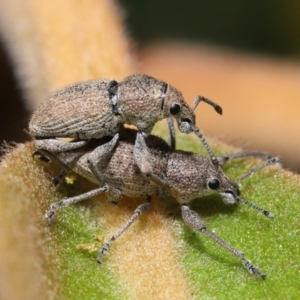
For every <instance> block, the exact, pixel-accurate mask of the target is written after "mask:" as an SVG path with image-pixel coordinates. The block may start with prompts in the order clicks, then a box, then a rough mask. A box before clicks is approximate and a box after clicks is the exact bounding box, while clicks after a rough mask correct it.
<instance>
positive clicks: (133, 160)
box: [35, 131, 278, 278]
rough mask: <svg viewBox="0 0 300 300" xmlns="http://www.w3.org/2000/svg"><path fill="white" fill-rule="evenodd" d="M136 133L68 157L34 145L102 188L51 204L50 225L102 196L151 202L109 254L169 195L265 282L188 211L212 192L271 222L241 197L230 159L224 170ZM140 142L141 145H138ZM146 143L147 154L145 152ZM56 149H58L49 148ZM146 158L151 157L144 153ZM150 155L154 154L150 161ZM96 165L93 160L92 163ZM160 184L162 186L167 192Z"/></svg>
mask: <svg viewBox="0 0 300 300" xmlns="http://www.w3.org/2000/svg"><path fill="white" fill-rule="evenodd" d="M132 132H133V131H129V134H128V135H126V132H125V134H123V133H122V134H121V137H120V140H119V137H118V136H117V135H118V134H117V135H115V136H114V137H113V139H111V140H110V141H109V142H107V141H101V140H92V141H90V143H89V144H88V145H85V146H83V147H81V148H77V149H75V150H71V151H68V152H61V153H53V152H49V151H48V150H49V148H48V149H47V147H48V146H49V144H48V143H44V141H43V140H38V141H36V142H35V146H36V148H37V149H38V151H37V153H39V154H41V155H42V156H44V157H47V158H49V159H54V160H56V161H58V162H59V163H60V164H61V165H62V166H64V168H65V169H66V170H73V171H75V172H77V173H78V174H80V175H82V176H83V177H85V178H87V179H89V180H90V181H92V182H94V183H97V184H99V185H100V187H99V188H96V189H94V190H92V191H89V192H87V193H84V194H82V195H79V196H75V197H72V198H66V199H63V200H62V201H60V202H57V203H54V204H52V205H51V208H50V210H49V211H48V212H47V217H48V218H49V223H51V222H52V220H53V217H54V214H55V212H56V210H57V209H58V208H60V207H63V206H67V205H70V204H73V203H76V202H78V201H82V200H84V199H88V198H91V197H93V196H95V195H97V194H100V193H105V195H106V197H107V198H108V200H109V201H111V202H113V203H117V202H118V201H119V200H120V198H121V197H122V196H124V195H125V196H129V197H144V198H146V199H147V200H146V202H145V203H143V204H141V205H140V206H138V207H137V209H136V210H135V211H134V214H133V215H132V217H131V218H130V219H129V220H128V221H127V222H126V224H124V226H123V227H122V228H121V229H120V230H119V231H118V232H117V233H116V234H115V235H114V236H113V237H112V238H110V239H109V240H108V241H107V242H106V243H105V245H104V246H103V248H102V249H101V250H100V252H99V255H98V259H97V260H98V262H101V257H102V255H104V254H107V252H108V248H109V247H110V246H111V244H112V242H113V241H114V240H116V239H117V238H118V237H119V236H120V235H121V234H122V233H123V232H124V231H125V230H126V229H127V228H128V227H129V226H130V225H131V224H132V222H133V221H134V220H135V219H136V218H137V217H138V216H139V215H140V214H142V213H143V212H145V211H146V210H147V209H148V208H149V205H150V201H151V196H153V195H158V196H164V195H170V196H172V197H174V198H175V199H176V200H177V202H178V203H179V204H180V205H181V211H182V218H183V220H184V222H185V223H186V224H187V225H188V226H190V227H191V228H193V229H195V230H197V231H199V232H201V233H204V234H205V235H207V236H208V237H210V238H211V239H213V240H214V241H215V242H217V243H219V244H220V245H221V246H223V247H224V248H226V249H227V250H228V251H229V252H230V253H232V254H233V255H235V256H237V257H238V258H240V259H241V260H242V263H243V265H244V266H245V267H246V268H247V269H248V271H249V272H250V273H251V274H258V275H259V276H261V277H262V278H265V275H264V274H263V273H262V272H261V271H260V270H259V268H258V267H257V266H254V265H253V264H251V263H250V262H249V260H247V259H246V258H245V257H244V254H243V253H242V252H240V251H238V250H236V249H234V248H233V247H231V246H230V245H229V244H228V243H227V242H225V241H224V240H222V239H221V238H219V237H218V236H217V235H215V234H214V233H213V232H211V231H208V230H207V229H206V226H205V224H204V223H203V221H202V220H201V218H200V216H199V215H198V214H197V213H196V212H195V211H193V210H192V209H191V208H190V207H189V203H190V201H191V200H193V199H195V198H197V197H201V196H203V195H205V194H207V193H211V192H219V193H220V194H221V196H222V198H223V201H224V202H225V203H226V204H234V203H236V202H237V201H241V202H244V203H246V204H247V205H250V206H251V207H253V208H255V209H257V210H258V211H260V212H262V213H263V214H264V215H265V216H266V217H268V218H272V217H273V215H272V214H271V213H270V212H268V211H266V210H265V209H263V208H260V207H258V206H256V205H255V204H253V203H251V202H249V201H247V200H246V199H244V198H242V197H241V196H240V191H239V188H238V185H237V184H236V183H235V182H234V181H232V180H231V179H230V178H228V176H227V175H226V174H225V173H224V171H223V169H222V167H221V165H222V164H224V163H225V162H226V161H227V160H228V158H230V156H228V157H222V158H219V162H220V165H219V166H216V165H214V164H213V163H212V162H211V160H210V159H208V158H205V157H202V156H200V155H197V154H193V153H189V152H184V151H173V150H172V149H171V148H170V147H169V146H168V145H167V143H166V142H164V141H163V140H162V139H160V138H158V137H155V136H153V135H149V136H148V137H147V138H146V140H145V139H143V138H142V134H141V133H137V137H136V139H135V136H134V134H132ZM134 140H136V146H134ZM144 142H146V143H147V148H148V151H147V152H145V151H144V149H145V145H144V144H143V143H144ZM50 150H51V151H52V150H53V147H50ZM145 153H146V154H145ZM147 155H150V156H149V157H147ZM252 155H254V156H257V155H260V156H262V155H261V154H260V153H246V154H245V153H241V154H234V155H232V157H233V158H236V157H245V156H252ZM91 161H94V163H93V164H91ZM276 162H278V158H270V159H268V160H267V162H266V163H264V164H263V165H261V166H259V167H257V168H255V169H253V170H251V171H250V172H248V173H246V175H245V176H243V179H244V178H245V177H247V176H249V175H250V174H252V173H253V172H255V171H257V170H259V169H261V168H263V167H265V166H267V165H269V164H272V163H276ZM157 181H159V182H163V188H161V187H160V184H157ZM103 183H105V184H103Z"/></svg>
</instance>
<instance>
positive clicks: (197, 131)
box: [192, 126, 219, 166]
mask: <svg viewBox="0 0 300 300" xmlns="http://www.w3.org/2000/svg"><path fill="white" fill-rule="evenodd" d="M192 129H193V132H194V133H195V134H196V135H197V137H198V138H199V139H200V140H201V142H202V144H203V145H204V147H205V149H206V151H207V153H208V155H209V157H210V159H211V161H212V163H213V164H214V165H215V166H218V165H219V161H218V159H217V158H216V156H215V155H214V154H213V152H212V150H211V149H210V147H209V145H208V143H207V141H206V139H205V138H204V136H203V135H202V133H201V132H200V130H199V129H198V128H197V127H195V126H192Z"/></svg>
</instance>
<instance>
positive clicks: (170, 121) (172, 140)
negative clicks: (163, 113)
mask: <svg viewBox="0 0 300 300" xmlns="http://www.w3.org/2000/svg"><path fill="white" fill-rule="evenodd" d="M167 122H168V128H169V134H170V147H171V149H172V151H174V150H175V149H176V137H175V127H174V122H173V119H172V118H168V119H167Z"/></svg>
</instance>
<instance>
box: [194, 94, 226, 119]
mask: <svg viewBox="0 0 300 300" xmlns="http://www.w3.org/2000/svg"><path fill="white" fill-rule="evenodd" d="M201 101H203V102H205V103H207V104H209V105H211V106H212V107H213V108H214V109H215V111H216V112H217V113H218V114H220V115H222V113H223V110H222V107H221V106H220V105H218V104H217V103H215V102H213V101H212V100H209V99H207V98H205V97H203V96H196V98H195V100H194V104H193V107H192V111H195V109H196V107H197V106H198V104H199V103H200V102H201Z"/></svg>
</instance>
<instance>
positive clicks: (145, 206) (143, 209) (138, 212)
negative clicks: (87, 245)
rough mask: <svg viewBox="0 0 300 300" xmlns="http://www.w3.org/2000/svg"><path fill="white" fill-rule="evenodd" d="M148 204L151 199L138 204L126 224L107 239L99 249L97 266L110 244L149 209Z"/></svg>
mask: <svg viewBox="0 0 300 300" xmlns="http://www.w3.org/2000/svg"><path fill="white" fill-rule="evenodd" d="M150 202H151V197H147V201H146V202H144V203H142V204H140V205H139V206H138V207H137V208H136V209H135V211H134V213H133V214H132V216H131V217H130V218H129V219H128V220H127V222H126V223H125V224H124V225H123V226H122V227H121V228H120V229H119V230H118V231H117V232H116V233H115V234H114V235H113V236H112V237H111V238H110V239H108V240H107V241H106V242H105V243H104V246H103V247H102V248H101V249H100V251H99V253H98V257H97V262H98V263H99V264H101V263H102V256H103V255H107V254H108V249H109V248H110V246H111V245H112V243H113V242H114V241H115V240H116V239H117V238H119V237H120V235H121V234H123V233H124V232H125V231H126V230H127V229H128V227H129V226H130V225H131V224H132V223H133V222H134V221H135V220H136V219H137V218H138V217H139V216H140V215H141V214H143V213H144V212H146V211H147V210H149V207H150Z"/></svg>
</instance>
